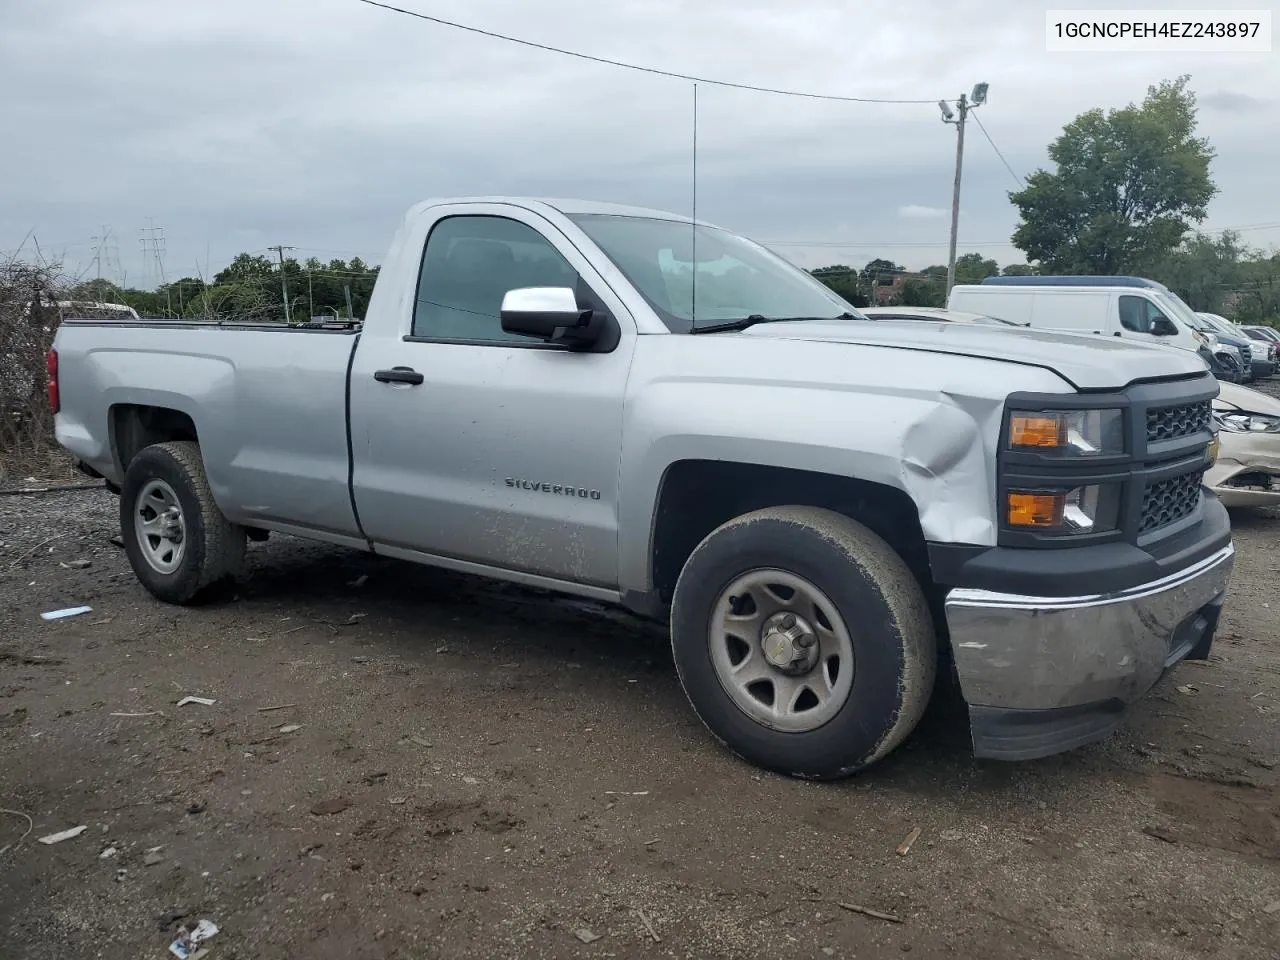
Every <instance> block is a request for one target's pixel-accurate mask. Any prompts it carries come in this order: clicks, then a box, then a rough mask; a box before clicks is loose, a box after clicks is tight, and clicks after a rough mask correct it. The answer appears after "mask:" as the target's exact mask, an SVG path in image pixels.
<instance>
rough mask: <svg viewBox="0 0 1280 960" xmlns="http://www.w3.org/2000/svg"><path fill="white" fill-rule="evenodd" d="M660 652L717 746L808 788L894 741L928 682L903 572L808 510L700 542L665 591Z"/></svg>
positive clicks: (922, 604) (933, 646)
mask: <svg viewBox="0 0 1280 960" xmlns="http://www.w3.org/2000/svg"><path fill="white" fill-rule="evenodd" d="M671 643H672V650H673V653H674V656H675V662H676V670H677V672H678V673H679V675H680V681H681V683H682V684H683V686H684V689H685V693H686V694H687V695H688V697H689V701H690V703H691V704H692V705H693V708H694V710H695V712H696V713H697V714H698V716H699V717H700V718H701V719H702V721H703V723H705V724H706V726H707V727H708V729H710V730H711V732H712V733H713V734H715V736H716V737H717V738H719V739H720V740H721V741H722V742H723V743H724V744H726V745H727V746H728V747H729V748H730V749H731V750H733V751H734V752H735V753H737V754H738V755H739V756H741V757H742V758H743V759H745V760H747V761H749V762H751V763H753V764H756V765H758V766H761V767H764V768H766V769H768V770H773V771H775V772H778V773H784V774H789V775H791V776H797V777H804V778H810V779H821V780H831V779H837V778H840V777H844V776H848V775H849V774H852V773H855V772H856V771H858V770H861V769H863V768H865V767H867V766H869V765H871V764H872V763H874V762H876V761H877V760H879V759H880V758H881V757H884V756H885V755H886V754H888V753H889V752H890V751H892V750H893V749H894V748H896V747H897V746H898V745H899V744H900V743H902V741H903V740H905V739H906V737H907V736H908V734H910V733H911V731H912V730H913V729H914V728H915V726H916V724H917V723H918V722H919V720H920V717H921V716H922V715H923V713H924V710H925V707H926V705H927V704H928V701H929V697H930V695H931V694H932V691H933V685H934V680H935V677H936V673H937V638H936V634H935V631H934V626H933V619H932V616H931V614H930V611H929V604H928V602H927V600H926V599H925V596H924V592H923V590H922V589H921V587H920V584H919V583H918V582H917V581H916V579H915V577H914V576H913V575H912V573H911V571H910V569H909V568H908V567H907V565H906V563H905V562H904V561H903V560H902V558H901V557H900V556H898V554H897V553H896V552H895V551H894V550H893V548H892V547H890V546H889V545H888V544H887V543H886V542H885V541H884V540H882V539H881V538H880V537H878V536H876V535H875V534H874V533H872V532H871V531H870V530H868V529H867V528H866V527H864V526H863V525H862V524H860V523H857V522H856V521H854V520H851V519H850V518H848V517H846V516H844V515H843V514H839V513H835V512H834V511H831V510H825V509H820V508H816V507H773V508H769V509H765V510H759V511H756V512H754V513H749V514H745V515H743V516H741V517H738V518H736V519H734V520H730V521H729V522H727V523H725V524H724V525H723V526H721V527H719V528H718V529H716V530H714V531H713V532H712V533H711V534H710V535H708V536H707V537H706V539H704V540H703V541H702V543H700V544H699V545H698V547H697V548H696V549H695V550H694V551H693V553H692V554H691V555H690V557H689V559H688V561H687V562H686V563H685V566H684V569H683V570H682V571H681V573H680V577H679V579H678V581H677V583H676V589H675V597H674V601H673V603H672V609H671ZM779 664H781V665H779Z"/></svg>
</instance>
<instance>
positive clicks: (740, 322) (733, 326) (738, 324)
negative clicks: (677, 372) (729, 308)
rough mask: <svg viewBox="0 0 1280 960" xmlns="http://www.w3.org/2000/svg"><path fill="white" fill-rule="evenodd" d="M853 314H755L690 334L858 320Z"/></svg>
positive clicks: (693, 330)
mask: <svg viewBox="0 0 1280 960" xmlns="http://www.w3.org/2000/svg"><path fill="white" fill-rule="evenodd" d="M857 319H858V318H857V317H855V316H854V315H853V314H852V313H842V314H840V315H839V316H835V317H766V316H764V315H763V314H759V313H753V314H751V315H750V316H746V317H739V318H738V319H737V320H724V321H721V322H720V323H710V324H707V325H706V326H705V327H693V328H692V329H691V330H690V331H689V332H690V333H724V332H726V331H732V330H745V329H747V327H754V326H755V325H756V324H757V323H796V322H799V321H802V320H817V321H822V320H857Z"/></svg>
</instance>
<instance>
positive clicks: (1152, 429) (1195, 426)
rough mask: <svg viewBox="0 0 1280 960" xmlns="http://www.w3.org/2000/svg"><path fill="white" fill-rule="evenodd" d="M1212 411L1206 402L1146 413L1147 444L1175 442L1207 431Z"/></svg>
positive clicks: (1161, 408) (1157, 409) (1163, 408)
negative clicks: (1180, 438) (1163, 441)
mask: <svg viewBox="0 0 1280 960" xmlns="http://www.w3.org/2000/svg"><path fill="white" fill-rule="evenodd" d="M1212 421H1213V409H1212V407H1211V406H1210V402H1209V401H1208V400H1201V401H1200V402H1199V403H1185V404H1182V405H1180V406H1176V407H1156V408H1155V409H1153V410H1148V411H1147V443H1157V442H1159V441H1161V440H1176V439H1177V438H1178V437H1188V436H1190V435H1191V434H1193V433H1198V432H1199V431H1201V430H1208V429H1209V424H1210V423H1211V422H1212Z"/></svg>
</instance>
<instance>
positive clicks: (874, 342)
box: [742, 320, 1208, 390]
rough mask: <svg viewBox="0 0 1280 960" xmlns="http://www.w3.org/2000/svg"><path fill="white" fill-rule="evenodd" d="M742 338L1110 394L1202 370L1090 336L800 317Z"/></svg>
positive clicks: (1193, 359)
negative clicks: (939, 361) (806, 343)
mask: <svg viewBox="0 0 1280 960" xmlns="http://www.w3.org/2000/svg"><path fill="white" fill-rule="evenodd" d="M742 335H743V336H751V337H769V338H775V339H786V340H827V341H832V342H835V343H852V344H861V345H864V346H869V347H886V348H891V349H899V350H923V351H928V352H930V353H949V354H954V355H955V356H961V357H977V358H979V359H984V360H1001V361H1004V362H1006V363H1018V364H1022V365H1024V366H1032V367H1042V368H1043V369H1045V370H1050V371H1052V372H1054V373H1056V374H1057V375H1058V376H1060V377H1062V379H1064V380H1066V381H1067V382H1068V383H1070V384H1071V385H1072V386H1073V387H1075V388H1076V389H1077V390H1117V389H1120V388H1121V387H1124V386H1126V385H1128V384H1130V383H1133V382H1134V381H1135V380H1156V379H1167V378H1170V377H1186V376H1195V375H1197V374H1203V373H1205V371H1206V370H1208V367H1206V366H1205V362H1204V361H1203V360H1201V359H1200V357H1199V355H1198V354H1196V353H1195V352H1194V351H1191V350H1183V349H1181V348H1179V347H1169V346H1165V345H1163V344H1148V343H1137V342H1135V341H1133V340H1124V339H1121V338H1120V337H1103V336H1097V335H1094V334H1073V333H1059V332H1056V331H1049V330H1029V329H1023V328H1017V327H1007V328H1004V327H988V326H979V325H977V324H970V323H927V322H923V321H918V320H912V321H898V322H895V321H891V320H875V321H864V320H813V321H810V320H802V321H792V322H787V323H760V324H756V325H755V326H753V327H748V328H747V329H746V330H744V331H742Z"/></svg>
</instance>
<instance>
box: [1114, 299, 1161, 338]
mask: <svg viewBox="0 0 1280 960" xmlns="http://www.w3.org/2000/svg"><path fill="white" fill-rule="evenodd" d="M1162 317H1164V314H1163V313H1162V312H1161V310H1160V308H1159V307H1157V306H1156V305H1155V304H1154V303H1152V302H1151V301H1150V300H1148V299H1147V298H1146V297H1132V296H1121V297H1120V325H1121V326H1122V327H1124V328H1125V329H1126V330H1132V331H1133V332H1134V333H1150V332H1151V324H1152V322H1153V321H1155V320H1158V319H1160V318H1162Z"/></svg>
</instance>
